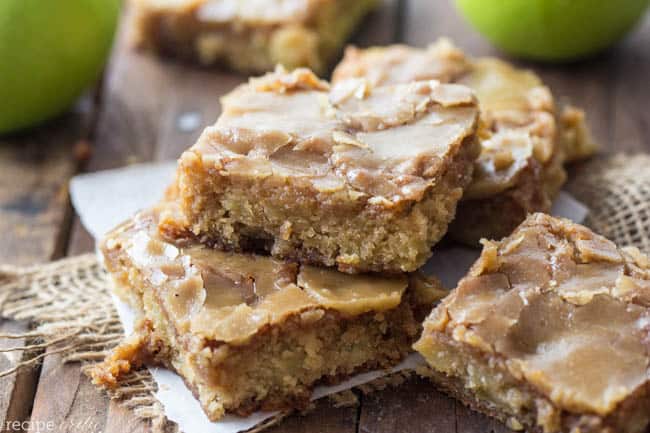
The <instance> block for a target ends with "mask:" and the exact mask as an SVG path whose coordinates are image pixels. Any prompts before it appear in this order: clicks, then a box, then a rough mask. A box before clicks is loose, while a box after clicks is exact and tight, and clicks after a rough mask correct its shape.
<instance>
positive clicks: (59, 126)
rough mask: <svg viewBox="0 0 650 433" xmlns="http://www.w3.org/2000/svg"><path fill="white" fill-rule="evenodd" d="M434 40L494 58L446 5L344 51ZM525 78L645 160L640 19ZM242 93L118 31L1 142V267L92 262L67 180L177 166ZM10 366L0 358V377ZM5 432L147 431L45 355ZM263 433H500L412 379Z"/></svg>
mask: <svg viewBox="0 0 650 433" xmlns="http://www.w3.org/2000/svg"><path fill="white" fill-rule="evenodd" d="M439 36H449V37H451V38H452V39H453V40H455V41H456V43H457V44H459V45H460V46H461V47H463V48H464V49H466V50H467V51H469V52H471V53H472V54H476V55H482V54H498V53H497V52H496V51H494V49H492V48H491V47H490V46H489V45H488V44H487V43H486V42H485V41H484V40H482V39H481V38H480V36H479V35H478V34H477V33H476V32H475V31H473V30H472V29H471V28H469V27H468V26H467V25H466V24H465V23H464V22H463V21H462V20H461V19H460V18H459V17H458V16H457V14H456V11H455V10H454V9H453V7H452V6H451V2H450V1H448V0H410V1H408V0H395V1H391V0H385V1H384V6H383V7H382V8H381V10H380V11H379V12H377V13H375V14H374V15H372V16H371V17H370V18H369V19H368V20H367V21H366V22H365V23H364V26H363V29H362V30H361V31H360V32H359V33H358V34H357V35H356V37H355V39H354V42H355V43H357V44H359V45H362V46H366V45H372V44H386V43H390V42H404V43H409V44H413V45H418V46H424V45H426V44H428V43H429V42H431V41H433V40H434V39H436V38H437V37H439ZM525 66H527V67H531V68H533V69H534V70H536V71H537V72H538V73H539V74H540V75H541V76H542V77H543V79H544V80H545V81H546V82H547V83H548V84H549V85H550V87H551V88H552V90H553V91H554V92H555V94H556V95H559V96H560V97H561V99H562V100H565V99H566V100H570V101H572V102H573V103H575V104H577V105H580V106H582V107H584V108H585V109H586V111H587V113H588V118H589V121H590V123H591V126H592V128H593V131H594V134H595V137H596V138H597V139H598V141H600V142H601V143H602V144H603V145H604V147H605V149H606V151H620V150H626V151H650V138H647V137H648V136H649V135H650V109H648V103H649V101H650V85H649V82H650V16H646V18H645V19H644V20H643V21H642V23H641V25H640V26H639V27H638V28H637V29H636V31H635V32H634V33H632V34H630V35H629V36H628V37H627V38H626V39H625V40H624V41H623V42H622V43H620V44H619V45H617V46H616V47H615V48H614V49H611V50H610V51H608V52H607V53H605V54H603V55H601V56H599V57H598V58H595V59H592V60H589V61H586V62H581V63H577V64H572V65H564V66H548V65H547V66H540V65H532V64H525ZM243 80H245V77H242V76H238V75H235V74H229V73H226V72H223V71H214V70H211V71H208V70H200V69H194V68H191V67H189V66H187V65H180V64H177V63H173V62H169V61H159V60H156V59H154V58H151V57H149V56H146V55H142V54H139V53H134V52H133V51H131V50H130V49H129V47H128V44H127V43H126V40H125V38H124V28H122V29H121V31H120V32H119V35H118V39H117V42H116V44H115V48H114V52H113V55H112V57H111V60H110V62H109V64H108V66H107V68H106V72H105V75H104V79H103V81H102V83H101V85H99V86H98V87H97V88H98V90H97V91H96V92H95V93H94V94H89V95H87V96H85V97H84V98H83V99H82V100H81V101H80V103H79V104H78V106H77V108H76V109H75V110H73V111H72V112H71V113H69V114H67V115H65V116H63V117H62V118H60V119H57V120H56V121H54V122H51V123H49V124H47V125H45V126H42V127H40V128H38V129H37V130H33V131H30V132H29V133H26V134H21V135H18V136H11V137H0V230H1V233H3V235H2V242H0V262H2V263H12V264H31V263H37V262H43V261H48V260H52V259H57V258H61V257H63V256H66V255H74V254H79V253H83V252H87V251H91V250H92V248H93V242H92V239H91V238H90V236H89V235H88V234H87V233H86V232H85V231H84V229H83V227H82V226H81V224H80V222H79V219H78V218H76V217H75V215H74V212H73V210H72V208H71V206H70V201H69V197H68V191H67V185H68V180H69V179H70V177H71V176H73V175H74V174H76V173H79V172H88V171H95V170H101V169H107V168H113V167H119V166H123V165H126V164H131V163H134V162H143V161H152V160H165V159H172V158H176V157H177V156H178V155H179V154H180V152H181V151H182V150H183V149H185V148H186V147H188V146H189V145H191V144H192V143H193V142H194V140H195V139H196V137H197V136H198V134H199V132H200V131H201V127H202V126H204V125H208V124H211V123H212V122H214V120H215V119H216V118H217V115H218V114H219V96H220V95H222V94H223V93H224V92H226V91H228V90H230V89H231V88H232V87H233V86H235V85H236V84H238V83H240V82H242V81H243ZM188 118H189V119H190V120H198V123H199V124H200V125H199V126H198V127H197V128H194V129H189V130H188V128H186V127H184V126H183V124H184V123H185V122H181V121H180V119H185V120H187V119H188ZM190 123H191V122H190ZM185 126H186V125H185ZM135 187H137V186H135ZM106 205H107V206H119V203H106ZM27 327H28V324H27V323H19V322H10V321H0V333H3V332H9V331H13V332H16V331H20V330H24V329H26V328H27ZM8 344H13V343H8V342H7V341H3V340H1V339H0V347H2V346H6V345H8ZM20 356H21V354H20V353H11V355H10V356H8V355H3V354H0V368H1V369H4V368H6V367H7V366H10V365H11V364H12V363H15V362H17V361H18V360H19V359H20ZM16 420H18V421H29V420H31V421H32V422H31V423H25V424H24V425H25V426H30V425H31V430H30V431H33V432H36V431H40V432H82V433H100V432H106V433H124V432H148V431H149V430H150V428H149V426H148V425H147V424H146V423H143V422H142V421H139V420H137V419H136V418H135V417H134V416H133V415H132V414H131V413H129V412H128V411H127V410H126V409H123V408H121V407H120V406H119V405H117V404H115V403H112V402H110V401H109V399H108V398H107V397H106V396H105V395H104V394H102V393H101V392H99V391H97V390H96V389H94V388H93V386H92V385H91V384H90V382H89V381H88V379H87V378H86V377H85V376H83V375H82V374H81V373H80V368H79V365H77V364H66V365H64V364H62V362H61V359H60V358H59V356H57V355H56V354H53V355H47V356H45V358H44V362H43V364H42V366H40V367H39V368H37V369H33V370H26V371H22V372H20V373H19V374H17V375H13V376H10V377H7V378H4V379H0V432H3V433H4V432H6V431H12V432H13V431H18V430H16V429H12V428H11V426H8V425H7V423H6V422H7V421H16ZM39 422H40V423H41V424H40V425H41V428H40V429H38V425H39ZM48 422H49V424H45V423H48ZM272 431H274V432H277V433H279V432H285V433H289V432H291V433H297V432H340V433H348V432H350V433H353V432H364V433H383V432H439V433H449V432H458V433H461V432H463V433H479V432H480V433H487V432H490V431H495V432H501V431H507V430H506V429H505V428H504V427H502V426H501V425H499V424H498V423H496V422H493V421H490V420H488V419H487V418H484V417H482V416H480V415H476V414H473V413H471V412H469V411H468V410H467V409H465V408H463V407H462V406H461V405H459V404H457V403H456V402H454V401H452V400H450V399H448V398H446V397H444V396H442V395H440V394H438V393H436V392H435V391H433V390H432V388H431V386H429V385H428V384H427V383H424V382H423V381H420V380H417V379H413V380H411V381H409V382H407V383H406V384H404V385H403V386H401V387H399V388H397V389H390V390H386V391H382V392H377V393H374V394H371V395H367V396H361V397H360V404H359V405H358V406H356V407H342V408H336V407H333V406H332V405H331V404H330V403H329V402H320V403H319V404H318V405H317V409H316V410H315V411H313V412H311V413H309V414H308V415H306V416H304V417H301V416H297V415H296V416H292V417H290V418H289V419H288V420H286V421H285V422H284V423H282V424H280V425H279V426H277V427H275V428H274V429H273V430H272ZM187 433H198V432H187Z"/></svg>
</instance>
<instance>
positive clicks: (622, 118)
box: [610, 14, 650, 152]
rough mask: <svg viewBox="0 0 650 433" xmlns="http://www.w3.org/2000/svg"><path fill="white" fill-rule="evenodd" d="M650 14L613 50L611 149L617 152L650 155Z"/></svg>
mask: <svg viewBox="0 0 650 433" xmlns="http://www.w3.org/2000/svg"><path fill="white" fill-rule="evenodd" d="M649 46H650V14H646V15H645V19H644V20H643V21H642V22H641V24H640V26H639V27H638V28H637V29H636V30H635V31H634V32H633V33H631V34H630V35H628V37H627V38H626V39H625V40H624V41H623V42H622V43H621V44H620V45H619V46H618V47H617V48H616V50H615V51H614V53H613V57H614V58H613V63H614V64H615V72H614V80H615V83H614V86H613V90H612V98H613V99H612V105H613V110H614V113H613V116H612V132H611V137H610V138H611V148H612V149H616V150H619V151H623V150H624V151H629V152H639V151H645V152H648V151H650V140H649V139H648V137H650V113H649V112H648V108H647V105H648V100H650V86H648V77H650V49H648V47H649Z"/></svg>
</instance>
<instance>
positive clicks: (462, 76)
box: [333, 39, 595, 244]
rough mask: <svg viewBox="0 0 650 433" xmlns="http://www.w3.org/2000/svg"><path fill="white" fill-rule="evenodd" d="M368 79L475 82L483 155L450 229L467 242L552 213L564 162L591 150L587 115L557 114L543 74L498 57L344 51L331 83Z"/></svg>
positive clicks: (437, 47)
mask: <svg viewBox="0 0 650 433" xmlns="http://www.w3.org/2000/svg"><path fill="white" fill-rule="evenodd" d="M351 77H363V78H365V79H367V80H369V81H370V82H371V83H372V84H373V85H386V84H397V83H409V82H414V81H419V80H432V79H435V80H440V81H441V82H452V83H460V84H464V85H467V86H469V87H471V88H472V89H473V90H474V91H475V92H476V96H477V98H478V100H479V105H480V107H481V123H482V128H481V131H480V134H479V135H480V142H481V148H482V149H481V155H480V157H479V158H478V160H477V161H476V166H475V170H474V179H473V181H472V183H471V184H470V186H469V187H468V188H467V190H466V191H465V195H464V197H463V201H462V202H461V203H460V204H459V206H458V211H457V215H456V218H455V220H454V221H453V223H452V225H451V227H450V232H451V234H452V235H453V236H454V237H455V238H457V239H459V240H461V241H464V242H466V243H470V244H477V243H478V240H479V239H480V238H482V237H486V238H491V239H500V238H502V237H504V236H507V235H508V234H510V233H511V232H512V230H514V229H515V227H516V226H517V225H519V224H520V223H521V222H522V221H523V220H524V218H526V216H527V215H528V214H529V213H532V212H537V211H540V212H548V211H549V210H550V206H551V202H552V200H553V198H554V197H555V195H556V194H557V192H558V191H559V189H560V187H561V186H562V184H563V183H564V181H565V179H566V174H565V171H564V168H563V163H564V162H565V161H566V160H567V158H571V159H576V158H578V157H585V156H588V155H589V154H591V153H593V151H594V150H595V146H594V144H593V140H592V139H591V135H590V134H589V130H588V128H587V127H586V124H585V118H584V113H583V112H582V111H581V110H578V109H576V108H573V107H569V108H567V109H565V110H564V111H563V113H562V115H558V114H557V109H556V107H555V103H554V100H553V96H552V94H551V92H550V91H549V89H548V88H547V87H546V86H544V84H543V83H542V81H541V80H540V78H539V77H538V76H537V75H535V74H534V73H533V72H531V71H526V70H521V69H517V68H515V67H513V66H512V65H510V64H508V63H506V62H503V61H501V60H498V59H495V58H478V59H473V58H470V57H468V56H467V55H465V54H464V53H463V52H462V51H461V50H459V49H458V48H457V47H455V46H453V45H452V44H451V42H449V41H448V40H445V39H442V40H439V41H438V42H436V43H434V44H432V45H430V46H429V47H428V48H426V49H419V48H412V47H408V46H404V45H393V46H388V47H376V48H369V49H364V50H361V49H357V48H355V47H350V48H348V49H347V51H346V54H345V57H344V59H343V60H342V61H341V63H340V64H339V65H338V66H337V67H336V69H335V71H334V74H333V83H336V82H338V81H339V80H347V79H349V78H351Z"/></svg>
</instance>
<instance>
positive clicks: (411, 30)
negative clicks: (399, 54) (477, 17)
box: [403, 0, 496, 55]
mask: <svg viewBox="0 0 650 433" xmlns="http://www.w3.org/2000/svg"><path fill="white" fill-rule="evenodd" d="M406 3H407V4H406V12H405V13H404V19H405V23H404V24H403V27H404V32H403V33H404V42H406V43H407V44H410V45H415V46H420V47H425V46H427V45H428V44H430V43H431V42H434V41H435V40H436V39H438V38H439V37H446V38H450V39H451V40H452V41H453V42H454V43H455V44H456V45H458V46H459V47H462V48H463V49H464V50H465V51H467V52H469V53H472V54H474V55H491V54H495V53H496V50H495V49H494V48H492V47H491V46H490V45H489V44H488V43H487V42H486V41H485V40H484V39H483V38H482V37H481V36H480V35H479V34H478V33H477V32H476V31H475V30H474V29H472V28H471V27H470V26H469V25H468V24H467V23H466V22H465V21H464V19H463V18H462V17H460V15H459V14H458V12H457V11H456V9H455V8H454V6H453V4H452V3H453V2H451V1H428V0H408V1H407V2H406Z"/></svg>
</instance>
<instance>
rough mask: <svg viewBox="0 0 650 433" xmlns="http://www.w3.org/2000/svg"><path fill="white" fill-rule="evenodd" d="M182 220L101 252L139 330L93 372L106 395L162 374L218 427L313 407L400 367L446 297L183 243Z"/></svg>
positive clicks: (407, 282)
mask: <svg viewBox="0 0 650 433" xmlns="http://www.w3.org/2000/svg"><path fill="white" fill-rule="evenodd" d="M175 212H176V210H175V204H162V205H160V206H158V207H157V208H155V209H152V210H148V211H143V212H141V213H140V214H138V215H136V216H135V217H134V218H133V219H132V220H130V221H128V222H126V223H124V224H123V225H121V226H119V227H118V228H116V229H114V230H113V231H112V232H111V233H110V234H109V235H108V236H107V237H106V238H105V239H104V241H103V242H102V244H101V251H102V252H103V254H104V258H105V264H106V267H107V268H108V270H109V272H110V273H111V275H112V277H113V280H114V282H115V286H116V290H117V293H118V294H119V295H120V296H121V297H122V298H123V299H125V300H126V301H127V302H129V303H130V304H131V306H132V307H133V308H134V310H136V312H138V314H139V320H138V322H137V325H136V331H135V333H134V334H133V335H132V336H130V337H128V338H127V339H126V340H125V341H124V342H123V343H122V344H120V345H119V346H118V347H117V348H116V349H115V350H114V351H113V353H112V354H111V355H110V356H109V357H108V358H107V359H106V360H105V361H104V362H103V363H101V364H99V365H97V366H95V367H94V368H93V370H92V377H93V379H94V382H95V383H97V384H101V385H104V386H108V387H110V386H113V385H115V384H116V383H117V381H118V380H120V377H121V376H123V375H124V374H125V373H127V372H128V371H129V370H131V369H132V368H134V367H136V366H138V365H141V364H143V363H144V364H155V365H163V366H166V367H169V368H171V369H173V370H175V371H176V372H177V373H178V374H179V375H180V376H181V377H182V378H183V379H184V381H185V382H186V384H187V385H188V387H189V388H190V389H191V390H192V391H193V393H194V394H195V396H196V397H197V399H198V400H199V401H200V403H201V405H202V407H203V409H204V411H205V413H206V414H207V416H208V417H209V418H210V419H211V420H217V419H219V418H220V417H221V416H222V415H223V414H224V413H225V412H230V413H236V414H240V415H247V414H249V413H251V412H253V411H255V410H257V409H268V410H275V409H292V408H298V409H300V408H304V407H305V406H306V405H307V404H308V403H309V400H310V396H311V390H312V388H313V387H314V386H315V385H316V384H318V383H324V382H325V383H327V382H335V381H337V380H339V379H342V378H345V377H347V376H349V375H351V374H353V373H356V372H360V371H363V370H368V369H375V368H383V367H390V366H393V365H395V364H397V363H398V362H399V361H400V360H401V359H402V358H403V357H404V356H405V355H406V354H407V353H409V351H410V350H411V345H412V343H413V342H414V341H415V339H416V337H417V335H418V334H419V330H420V328H421V325H420V324H421V322H422V320H423V319H424V317H425V316H426V314H428V312H429V311H430V307H431V305H432V304H433V302H434V300H435V299H437V298H440V297H441V296H440V294H441V293H443V291H442V290H441V289H440V286H439V285H438V284H437V283H436V282H435V281H431V280H429V279H424V278H422V277H417V276H410V277H409V276H406V275H400V276H395V277H390V278H383V277H379V276H358V275H348V274H342V273H339V272H336V271H334V270H330V269H324V268H315V267H311V266H307V265H305V266H298V265H296V264H292V263H287V262H282V261H278V260H274V259H272V258H270V257H267V256H253V255H242V254H235V253H228V252H222V251H218V250H215V249H212V248H208V247H205V246H204V245H202V244H199V243H197V242H196V240H194V239H192V237H191V236H190V237H188V238H182V237H179V234H180V233H181V232H182V228H178V227H174V222H175V221H176V219H175V218H172V215H173V213H175ZM160 227H165V228H166V230H167V231H166V232H165V231H164V230H161V229H160ZM171 234H173V236H174V238H173V239H172V238H170V235H171Z"/></svg>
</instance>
